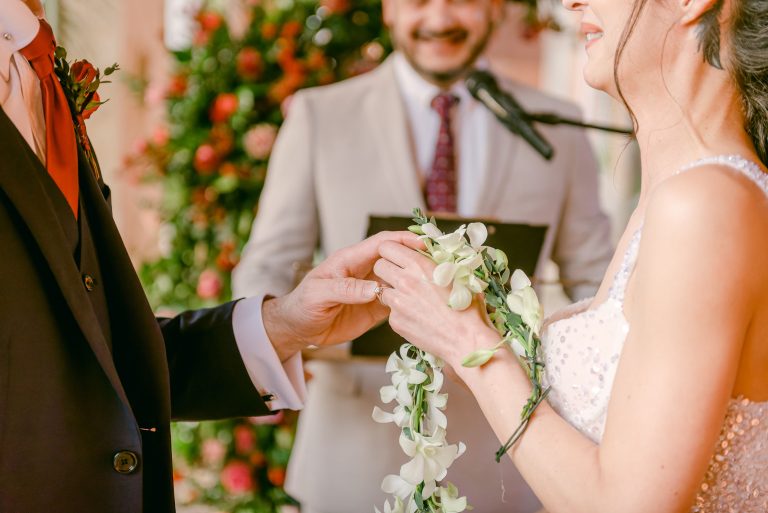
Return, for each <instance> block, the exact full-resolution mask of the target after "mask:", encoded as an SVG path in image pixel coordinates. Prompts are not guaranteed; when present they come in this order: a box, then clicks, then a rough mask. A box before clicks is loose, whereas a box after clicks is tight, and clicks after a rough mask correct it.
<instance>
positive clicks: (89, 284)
mask: <svg viewBox="0 0 768 513" xmlns="http://www.w3.org/2000/svg"><path fill="white" fill-rule="evenodd" d="M83 284H84V285H85V290H87V291H88V292H90V291H92V290H93V289H95V288H96V280H94V279H93V276H91V275H90V274H84V275H83Z"/></svg>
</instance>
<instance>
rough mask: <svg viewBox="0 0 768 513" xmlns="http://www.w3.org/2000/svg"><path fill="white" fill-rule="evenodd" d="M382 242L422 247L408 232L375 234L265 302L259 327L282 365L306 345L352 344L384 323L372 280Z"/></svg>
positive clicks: (375, 285) (383, 314)
mask: <svg viewBox="0 0 768 513" xmlns="http://www.w3.org/2000/svg"><path fill="white" fill-rule="evenodd" d="M385 241H389V242H392V243H397V244H403V245H405V246H404V247H418V246H419V245H420V244H421V242H420V241H419V240H418V238H417V237H416V236H415V235H413V234H411V233H408V232H382V233H379V234H377V235H374V236H373V237H370V238H368V239H366V240H364V241H363V242H360V243H359V244H356V245H354V246H351V247H348V248H345V249H342V250H340V251H337V252H336V253H334V254H332V255H331V256H330V257H328V258H327V259H326V260H325V261H324V262H323V263H321V264H320V265H319V266H317V267H315V268H314V269H313V270H312V271H311V272H310V273H309V274H307V276H306V277H305V278H304V279H303V280H302V281H301V283H300V284H299V286H298V287H296V289H294V290H293V292H291V293H290V294H288V295H286V296H283V297H279V298H274V299H268V300H266V301H265V302H264V306H263V309H262V317H263V320H264V327H265V329H266V331H267V335H268V336H269V339H270V341H271V342H272V344H273V345H274V346H275V349H276V350H277V354H278V356H280V358H281V360H285V359H286V358H288V357H290V356H291V355H293V354H295V353H296V352H297V351H300V350H302V349H304V348H305V347H307V346H308V345H318V346H319V345H330V344H337V343H340V342H346V341H349V340H352V339H354V338H357V337H358V336H360V335H362V334H363V333H365V332H366V331H368V330H369V329H370V328H372V327H373V326H375V325H376V324H377V323H379V322H381V321H382V320H383V319H384V318H386V316H387V315H388V314H389V309H387V308H386V307H384V306H383V305H382V304H381V303H379V301H377V299H376V293H375V290H376V287H377V286H379V283H378V282H377V281H375V276H374V275H373V265H374V263H375V262H376V260H378V259H379V246H380V245H381V244H382V243H383V242H385Z"/></svg>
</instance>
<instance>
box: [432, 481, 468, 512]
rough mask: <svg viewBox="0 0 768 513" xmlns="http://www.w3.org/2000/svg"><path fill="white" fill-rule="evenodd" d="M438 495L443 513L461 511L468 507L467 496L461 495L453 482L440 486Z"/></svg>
mask: <svg viewBox="0 0 768 513" xmlns="http://www.w3.org/2000/svg"><path fill="white" fill-rule="evenodd" d="M438 496H439V497H440V507H441V511H442V513H461V512H462V511H466V509H467V498H466V497H459V490H457V489H456V487H455V486H454V485H453V484H452V483H448V487H440V491H439V493H438Z"/></svg>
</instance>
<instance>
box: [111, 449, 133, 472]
mask: <svg viewBox="0 0 768 513" xmlns="http://www.w3.org/2000/svg"><path fill="white" fill-rule="evenodd" d="M138 466H139V457H138V456H136V453H135V452H132V451H120V452H118V453H115V457H114V459H113V460H112V467H113V468H114V469H115V471H117V472H119V473H121V474H131V473H133V471H134V470H136V467H138Z"/></svg>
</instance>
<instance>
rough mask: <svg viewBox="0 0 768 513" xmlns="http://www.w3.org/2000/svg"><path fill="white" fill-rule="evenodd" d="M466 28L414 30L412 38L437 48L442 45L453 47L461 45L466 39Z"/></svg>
mask: <svg viewBox="0 0 768 513" xmlns="http://www.w3.org/2000/svg"><path fill="white" fill-rule="evenodd" d="M467 36H468V34H467V31H466V30H460V29H455V30H449V31H445V32H427V31H422V30H417V31H414V33H413V39H414V40H415V41H418V42H419V43H422V44H424V43H426V44H430V45H434V46H436V47H438V48H440V47H444V48H448V49H453V48H455V47H456V46H459V45H463V44H464V42H465V41H466V40H467Z"/></svg>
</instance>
